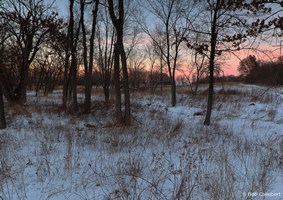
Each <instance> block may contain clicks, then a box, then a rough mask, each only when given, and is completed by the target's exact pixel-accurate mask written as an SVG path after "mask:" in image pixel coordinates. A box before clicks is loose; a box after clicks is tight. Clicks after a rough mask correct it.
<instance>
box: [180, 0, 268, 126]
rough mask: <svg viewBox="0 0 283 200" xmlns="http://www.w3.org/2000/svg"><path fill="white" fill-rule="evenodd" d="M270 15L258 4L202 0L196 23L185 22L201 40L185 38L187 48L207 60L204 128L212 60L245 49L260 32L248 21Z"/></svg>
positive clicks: (209, 106)
mask: <svg viewBox="0 0 283 200" xmlns="http://www.w3.org/2000/svg"><path fill="white" fill-rule="evenodd" d="M270 11H271V8H268V7H265V6H264V5H263V3H262V2H258V1H252V2H249V3H248V2H245V1H242V0H240V1H223V0H208V1H205V0H203V1H199V4H198V11H197V12H196V13H199V14H197V16H198V17H197V19H196V18H195V19H194V20H192V19H189V18H187V20H188V21H189V22H190V23H189V24H190V29H191V31H193V32H194V33H195V34H197V35H201V36H202V37H201V38H203V41H201V42H197V41H196V40H194V37H193V38H192V37H191V38H186V39H185V40H186V41H187V42H188V43H187V45H188V47H190V48H193V49H194V50H196V51H197V52H198V53H200V54H204V55H206V57H207V58H208V60H209V88H208V99H207V109H206V116H205V120H204V124H205V125H209V124H210V118H211V113H212V106H213V91H214V76H215V69H216V67H217V66H216V65H215V61H216V58H219V57H220V56H222V55H225V54H226V53H231V52H235V51H238V50H241V49H243V48H245V47H247V45H249V41H248V38H249V37H254V36H256V35H257V34H258V33H259V32H261V30H260V28H257V27H255V24H254V22H252V20H251V18H252V17H257V16H259V15H261V16H262V15H264V14H266V13H269V12H270ZM259 21H260V20H259ZM263 24H264V23H263ZM205 38H206V39H205Z"/></svg>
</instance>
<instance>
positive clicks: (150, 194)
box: [0, 84, 283, 200]
mask: <svg viewBox="0 0 283 200" xmlns="http://www.w3.org/2000/svg"><path fill="white" fill-rule="evenodd" d="M156 93H158V92H156ZM186 93H187V92H185V89H184V88H181V89H179V94H178V96H177V98H178V99H177V106H176V107H171V106H170V97H169V94H165V95H164V96H159V95H156V94H155V95H154V94H150V93H148V92H136V93H134V94H132V96H131V101H132V113H133V117H134V125H133V126H131V127H128V128H125V127H115V126H114V124H113V116H112V115H113V110H114V107H113V105H112V104H106V103H104V102H103V96H102V93H100V92H96V91H94V93H93V112H92V114H91V115H84V114H82V113H79V114H73V113H72V111H68V112H65V111H63V110H61V108H60V104H61V91H55V92H54V93H53V94H50V95H49V96H47V97H44V96H39V97H35V96H34V93H33V92H30V93H29V94H28V102H27V105H26V106H25V107H18V106H13V107H10V106H7V107H6V113H7V122H8V126H9V127H8V128H7V129H6V130H1V132H0V199H4V200H12V199H13V200H18V199H27V200H33V199H34V200H38V199H42V200H45V199H50V200H51V199H52V200H53V199H54V200H55V199H58V200H64V199H66V200H90V199H93V200H102V199H105V200H108V199H109V200H110V199H129V200H138V199H141V200H159V199H160V200H167V199H168V200H172V199H181V200H183V199H188V200H199V199H200V200H202V199H203V200H206V199H213V200H230V199H232V200H233V199H235V200H238V199H239V200H242V199H256V200H258V199H270V200H279V199H283V88H282V87H277V88H266V87H260V86H253V85H244V84H232V85H225V87H224V90H222V88H221V86H217V87H216V91H215V102H214V108H213V115H212V125H211V126H208V127H207V126H204V125H202V123H203V120H204V114H205V109H206V94H204V93H205V92H204V91H203V92H200V94H198V95H191V94H186ZM79 101H80V102H83V96H80V99H79Z"/></svg>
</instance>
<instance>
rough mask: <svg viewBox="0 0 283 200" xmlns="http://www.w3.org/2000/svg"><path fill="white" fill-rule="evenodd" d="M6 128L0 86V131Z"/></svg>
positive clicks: (0, 87) (0, 88)
mask: <svg viewBox="0 0 283 200" xmlns="http://www.w3.org/2000/svg"><path fill="white" fill-rule="evenodd" d="M5 128H6V117H5V110H4V101H3V95H2V86H1V85H0V129H5Z"/></svg>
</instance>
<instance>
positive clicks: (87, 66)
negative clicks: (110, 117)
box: [80, 0, 99, 113]
mask: <svg viewBox="0 0 283 200" xmlns="http://www.w3.org/2000/svg"><path fill="white" fill-rule="evenodd" d="M88 3H91V4H93V9H92V25H91V26H92V27H91V33H90V39H89V51H88V46H87V32H86V26H85V18H84V15H85V13H84V11H85V7H86V4H88ZM98 5H99V0H92V1H90V2H86V1H85V0H80V8H81V9H80V10H81V20H80V23H81V27H82V37H83V63H84V70H85V112H86V113H90V111H91V89H92V70H93V59H94V58H93V55H94V36H95V30H96V18H97V12H98Z"/></svg>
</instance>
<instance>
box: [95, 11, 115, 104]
mask: <svg viewBox="0 0 283 200" xmlns="http://www.w3.org/2000/svg"><path fill="white" fill-rule="evenodd" d="M98 26H99V27H98V30H97V43H98V53H97V57H98V58H97V60H98V67H99V71H100V73H101V75H102V87H103V93H104V97H105V102H109V100H110V83H111V77H112V71H113V61H114V60H113V59H114V57H113V52H114V50H113V48H114V40H115V38H116V35H115V30H114V27H113V25H112V22H111V19H110V16H109V12H108V9H107V7H104V9H100V18H99V25H98Z"/></svg>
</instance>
